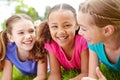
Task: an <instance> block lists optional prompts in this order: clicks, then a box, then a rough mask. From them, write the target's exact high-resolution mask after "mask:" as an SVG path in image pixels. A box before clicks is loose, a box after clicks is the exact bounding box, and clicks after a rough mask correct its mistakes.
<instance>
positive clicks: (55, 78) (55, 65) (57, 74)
mask: <svg viewBox="0 0 120 80" xmlns="http://www.w3.org/2000/svg"><path fill="white" fill-rule="evenodd" d="M49 60H50V76H49V78H48V80H61V68H60V64H59V62H58V60H57V59H56V57H55V56H54V55H53V54H51V53H49Z"/></svg>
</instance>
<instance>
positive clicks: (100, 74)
mask: <svg viewBox="0 0 120 80" xmlns="http://www.w3.org/2000/svg"><path fill="white" fill-rule="evenodd" d="M96 74H97V76H98V78H99V80H106V78H105V76H104V75H103V74H102V72H101V71H100V69H99V67H97V68H96Z"/></svg>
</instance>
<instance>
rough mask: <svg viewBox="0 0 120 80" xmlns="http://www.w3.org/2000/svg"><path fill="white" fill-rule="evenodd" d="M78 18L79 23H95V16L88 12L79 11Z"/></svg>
mask: <svg viewBox="0 0 120 80" xmlns="http://www.w3.org/2000/svg"><path fill="white" fill-rule="evenodd" d="M77 20H78V23H79V24H84V25H95V21H94V18H93V17H92V16H91V15H90V14H88V13H82V12H78V16H77Z"/></svg>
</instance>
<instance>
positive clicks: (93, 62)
mask: <svg viewBox="0 0 120 80" xmlns="http://www.w3.org/2000/svg"><path fill="white" fill-rule="evenodd" d="M89 55H90V57H89V75H88V76H89V77H91V78H95V79H96V78H97V75H96V68H97V66H98V64H99V63H98V57H97V54H96V53H95V52H93V51H91V50H89Z"/></svg>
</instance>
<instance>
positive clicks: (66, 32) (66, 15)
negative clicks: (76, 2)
mask: <svg viewBox="0 0 120 80" xmlns="http://www.w3.org/2000/svg"><path fill="white" fill-rule="evenodd" d="M48 23H49V29H50V33H51V36H52V39H53V40H54V41H56V42H57V43H58V45H60V46H61V47H62V49H63V50H64V52H65V53H66V54H65V55H66V57H67V58H68V59H71V58H72V54H73V51H74V46H73V45H74V37H75V31H76V30H77V29H78V26H77V24H76V20H75V18H74V15H73V13H72V12H71V11H69V10H59V11H54V12H52V13H51V14H50V15H49V19H48ZM80 56H81V65H82V66H81V74H80V75H78V76H76V77H75V78H72V79H71V80H80V79H81V77H83V76H86V75H87V71H88V65H87V64H88V50H85V51H83V52H82V53H81V55H80ZM49 57H50V69H51V71H50V76H49V80H61V71H60V70H61V69H60V64H59V62H58V60H57V59H56V57H55V56H54V55H53V54H52V53H49Z"/></svg>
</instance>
